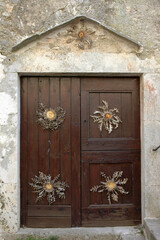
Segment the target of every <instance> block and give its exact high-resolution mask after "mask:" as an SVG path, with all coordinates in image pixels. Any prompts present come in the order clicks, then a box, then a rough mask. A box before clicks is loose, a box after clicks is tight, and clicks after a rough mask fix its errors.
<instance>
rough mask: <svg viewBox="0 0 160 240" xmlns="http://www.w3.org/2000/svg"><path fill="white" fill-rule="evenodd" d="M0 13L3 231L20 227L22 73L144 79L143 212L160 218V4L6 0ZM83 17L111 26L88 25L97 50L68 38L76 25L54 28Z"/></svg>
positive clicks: (144, 1)
mask: <svg viewBox="0 0 160 240" xmlns="http://www.w3.org/2000/svg"><path fill="white" fill-rule="evenodd" d="M0 15H1V19H0V30H1V37H0V102H1V105H0V229H1V231H2V232H4V231H7V232H9V231H10V232H15V231H17V230H18V228H19V209H20V204H19V202H20V196H19V162H20V158H19V151H20V150H19V129H20V121H19V117H20V111H19V109H20V107H19V104H20V101H19V100H20V98H19V85H20V81H19V75H18V73H24V74H28V73H33V74H34V73H39V74H41V73H48V74H49V73H53V74H54V73H61V72H64V73H65V72H69V73H74V72H75V73H84V72H86V73H88V74H89V73H95V74H96V73H97V74H100V73H101V74H109V73H112V74H116V75H117V74H118V73H121V74H122V75H126V74H127V75H131V76H132V75H133V74H134V75H137V74H138V75H140V76H141V139H142V210H143V212H142V213H143V218H144V217H160V183H159V173H160V151H159V152H158V151H157V152H153V151H152V148H153V147H156V146H158V145H159V144H160V1H159V0H152V1H150V0H134V1H133V0H117V1H115V0H112V1H111V0H99V1H97V0H90V1H89V0H79V1H78V0H77V1H76V0H65V1H64V0H63V1H62V0H59V1H55V0H52V1H51V0H46V1H43V0H39V1H37V0H34V1H33V0H28V1H25V0H10V1H8V0H1V2H0ZM78 15H85V16H87V17H88V18H92V19H95V20H96V21H98V22H99V23H101V24H102V25H105V26H108V29H107V28H106V29H103V28H102V27H101V26H99V25H97V24H96V22H95V23H93V22H92V23H91V22H90V21H88V20H87V19H86V29H89V30H93V31H94V34H93V35H92V36H91V38H92V41H93V46H92V48H91V49H78V48H77V45H76V44H77V43H76V42H75V41H73V42H69V41H68V42H67V39H69V35H67V31H68V29H69V28H72V27H73V24H76V23H73V24H72V22H71V23H70V25H67V26H60V28H57V29H55V30H54V27H56V26H58V25H60V24H62V23H63V22H66V21H69V20H71V19H72V18H74V17H76V16H78ZM110 28H111V29H113V30H115V31H116V32H119V33H121V34H122V35H123V36H126V38H124V37H123V36H121V34H116V33H114V32H112V31H110ZM49 29H53V31H52V30H51V32H48V33H47V35H44V36H43V35H42V36H40V37H39V36H37V37H35V38H31V39H30V40H31V41H32V40H33V41H32V42H31V41H28V43H27V44H24V43H25V42H23V40H25V39H28V38H30V37H32V36H33V35H36V34H38V35H40V34H42V33H44V32H46V31H47V30H49ZM65 34H66V35H65ZM65 36H66V37H65ZM102 36H103V37H104V38H103V37H102ZM108 36H109V37H108ZM128 38H131V39H134V40H135V41H136V42H137V43H140V45H141V47H140V48H139V45H138V44H136V43H134V42H132V41H130V40H128ZM56 39H58V40H59V41H58V43H57V41H56ZM111 39H112V40H113V39H114V41H115V42H114V44H111V43H112V41H111ZM20 42H22V44H20V45H18V46H17V48H14V50H15V51H14V52H13V51H12V48H13V47H14V46H15V45H17V44H18V43H20ZM117 44H118V46H119V47H118V48H117ZM18 47H19V48H20V49H19V50H18ZM142 47H143V51H142Z"/></svg>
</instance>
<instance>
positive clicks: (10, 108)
mask: <svg viewBox="0 0 160 240" xmlns="http://www.w3.org/2000/svg"><path fill="white" fill-rule="evenodd" d="M0 102H1V103H2V104H1V108H0V125H7V123H8V118H9V115H10V114H13V113H16V112H17V108H16V101H15V100H14V99H13V98H12V97H11V96H10V95H8V94H7V93H5V92H0Z"/></svg>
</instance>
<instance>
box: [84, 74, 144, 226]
mask: <svg viewBox="0 0 160 240" xmlns="http://www.w3.org/2000/svg"><path fill="white" fill-rule="evenodd" d="M102 100H105V101H106V102H108V104H109V109H113V108H117V109H118V110H119V117H120V119H121V120H122V123H120V124H119V126H118V128H117V129H113V131H112V132H111V133H110V134H109V133H108V132H107V131H106V130H105V129H104V128H103V130H102V132H100V130H99V128H98V124H97V123H95V122H94V121H93V119H92V118H91V117H90V115H93V113H94V111H95V110H98V106H102V105H103V104H102ZM139 123H140V115H139V81H138V79H135V78H130V79H127V78H126V79H125V78H116V79H114V78H108V79H106V78H83V80H82V81H81V165H82V226H112V225H132V224H136V223H138V222H140V216H141V211H140V204H141V200H140V129H139V125H140V124H139ZM116 171H123V176H122V179H123V178H128V181H127V183H126V184H125V185H124V189H125V191H126V192H128V194H121V193H120V192H118V201H117V202H116V201H113V199H112V196H111V195H112V193H113V192H110V196H111V203H112V204H111V205H110V204H109V201H108V199H107V191H104V192H101V193H100V192H91V191H90V189H91V188H92V187H93V186H97V185H100V184H101V182H104V181H105V180H104V178H103V177H102V176H101V172H104V173H105V174H106V176H112V175H113V173H114V172H116Z"/></svg>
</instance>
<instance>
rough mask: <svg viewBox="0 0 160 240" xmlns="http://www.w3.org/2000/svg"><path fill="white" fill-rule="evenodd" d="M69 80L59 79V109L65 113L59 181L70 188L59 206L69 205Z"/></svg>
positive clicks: (61, 131)
mask: <svg viewBox="0 0 160 240" xmlns="http://www.w3.org/2000/svg"><path fill="white" fill-rule="evenodd" d="M70 84H71V80H70V78H61V96H60V98H61V107H62V108H63V109H64V110H65V111H66V115H65V120H64V122H63V123H62V125H61V127H60V134H61V142H60V148H61V149H60V151H61V162H60V164H61V165H60V168H61V179H62V181H65V182H66V183H67V184H68V185H69V186H70V187H69V188H67V190H66V198H65V199H63V200H60V203H61V204H70V203H71V151H70V144H71V115H70V112H71V109H70V108H71V103H70V92H71V89H70V88H71V86H70Z"/></svg>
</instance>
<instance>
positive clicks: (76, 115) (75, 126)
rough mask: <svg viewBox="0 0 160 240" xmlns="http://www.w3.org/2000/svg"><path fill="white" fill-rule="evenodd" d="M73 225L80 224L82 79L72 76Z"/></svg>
mask: <svg viewBox="0 0 160 240" xmlns="http://www.w3.org/2000/svg"><path fill="white" fill-rule="evenodd" d="M71 89H72V100H71V109H72V127H71V137H72V139H71V143H72V144H71V158H72V226H80V224H81V215H80V79H79V78H72V85H71Z"/></svg>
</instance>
